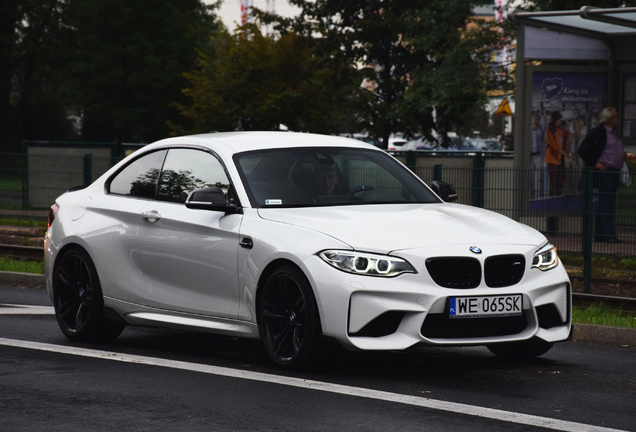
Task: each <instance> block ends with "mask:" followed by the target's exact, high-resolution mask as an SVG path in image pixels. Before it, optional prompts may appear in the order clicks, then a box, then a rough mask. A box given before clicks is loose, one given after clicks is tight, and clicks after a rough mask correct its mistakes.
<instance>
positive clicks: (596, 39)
mask: <svg viewBox="0 0 636 432" xmlns="http://www.w3.org/2000/svg"><path fill="white" fill-rule="evenodd" d="M512 18H513V19H514V20H515V21H516V22H518V23H519V31H518V38H517V48H516V56H517V58H516V83H515V85H516V90H515V91H516V113H515V132H514V134H515V167H516V168H526V167H529V166H530V161H531V150H532V149H531V136H532V132H531V128H532V123H533V117H534V116H535V115H537V114H539V115H544V114H547V115H549V113H550V112H552V111H554V110H559V111H561V113H562V114H563V117H564V120H565V121H567V122H568V124H569V125H570V129H572V123H573V122H575V121H576V122H580V123H581V126H582V129H583V132H585V131H587V130H589V129H591V128H592V127H594V126H596V124H597V123H598V121H599V115H600V111H601V110H602V109H603V108H605V107H607V106H612V107H615V108H616V109H617V110H618V112H619V115H620V116H621V128H620V131H619V136H620V137H621V139H622V141H623V144H624V145H625V147H626V150H627V151H628V152H631V153H636V8H615V9H604V8H595V7H592V6H584V7H582V8H581V9H580V10H578V11H553V12H521V11H518V10H517V11H514V12H513V13H512Z"/></svg>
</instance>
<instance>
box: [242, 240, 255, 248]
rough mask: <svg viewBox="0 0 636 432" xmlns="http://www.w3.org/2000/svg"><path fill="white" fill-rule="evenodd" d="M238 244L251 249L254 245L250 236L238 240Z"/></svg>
mask: <svg viewBox="0 0 636 432" xmlns="http://www.w3.org/2000/svg"><path fill="white" fill-rule="evenodd" d="M239 245H240V246H241V247H244V248H245V249H252V248H253V247H254V242H253V241H252V238H251V237H243V238H242V239H241V240H240V241H239Z"/></svg>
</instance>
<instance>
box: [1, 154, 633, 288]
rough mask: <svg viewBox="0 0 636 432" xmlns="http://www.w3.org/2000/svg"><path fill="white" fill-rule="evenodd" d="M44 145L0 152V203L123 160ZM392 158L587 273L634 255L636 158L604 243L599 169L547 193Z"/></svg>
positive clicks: (477, 160)
mask: <svg viewBox="0 0 636 432" xmlns="http://www.w3.org/2000/svg"><path fill="white" fill-rule="evenodd" d="M47 148H48V151H46V152H43V151H42V150H41V149H40V148H37V149H36V150H35V151H27V152H25V153H21V154H9V153H0V208H2V207H4V208H7V207H10V206H14V207H20V206H21V207H28V208H42V209H48V207H49V206H50V204H51V203H53V202H54V200H55V198H56V197H57V196H58V195H60V194H61V193H63V192H64V191H65V190H67V189H68V188H70V187H74V186H78V185H85V184H88V183H90V182H92V181H93V180H95V179H96V178H97V177H98V176H100V175H101V174H102V173H103V172H105V171H106V170H107V169H108V168H110V167H111V166H112V165H113V164H115V163H116V162H118V161H119V160H120V159H121V157H122V156H113V155H111V153H110V152H107V153H106V154H107V155H108V156H106V157H104V153H103V152H102V153H99V152H97V151H95V150H94V148H91V147H86V148H84V149H82V150H78V147H77V146H76V147H75V148H74V149H73V151H67V150H60V149H59V148H55V147H50V146H49V147H47ZM51 149H53V150H51ZM87 149H88V150H87ZM394 156H395V157H397V158H398V159H400V160H401V161H402V162H404V163H405V164H406V165H407V166H408V167H409V168H410V169H411V170H413V172H415V174H417V175H418V176H419V177H420V178H422V179H423V180H424V181H426V182H427V183H430V182H431V181H433V180H441V181H445V182H448V183H451V184H453V185H454V186H455V189H456V190H457V192H458V195H459V199H458V201H457V202H458V203H460V204H467V205H472V206H477V207H482V208H485V209H488V210H492V211H495V212H498V213H501V214H504V215H506V216H509V217H511V218H513V219H514V220H516V221H519V222H521V223H524V224H527V225H529V226H532V227H533V228H535V229H537V230H539V231H541V232H542V233H544V234H545V235H546V237H547V238H548V239H549V241H551V242H552V243H553V244H554V245H555V246H556V247H557V248H558V249H559V251H560V252H567V253H572V254H576V255H581V256H583V257H584V259H585V262H586V263H587V265H586V266H585V272H588V273H589V271H590V268H591V257H592V256H609V255H612V256H618V257H625V258H630V259H634V258H635V257H636V172H634V169H633V168H634V166H636V162H632V165H631V166H632V170H631V171H630V172H629V173H628V178H629V180H630V182H631V184H630V185H629V186H626V185H621V186H619V187H618V191H617V193H616V194H615V197H614V196H612V199H615V200H616V212H615V214H611V215H608V216H609V217H611V218H612V219H613V220H614V226H615V230H616V234H617V237H618V239H619V240H620V243H609V242H604V241H603V242H601V241H595V239H594V220H595V218H596V217H597V216H598V214H597V213H598V212H597V208H598V203H599V200H600V199H601V198H602V197H603V195H602V194H600V193H599V192H598V190H596V189H595V188H594V185H595V182H596V181H598V179H599V176H600V175H601V174H598V173H594V172H592V171H591V170H585V169H564V170H560V171H559V172H556V173H552V175H556V176H557V177H559V178H561V181H562V183H559V186H560V187H559V188H558V189H555V188H553V189H552V190H551V189H550V181H549V179H550V175H549V174H548V173H547V171H543V172H541V171H539V172H537V171H534V170H531V169H516V168H514V167H513V159H512V155H506V154H497V155H488V154H483V153H478V154H470V155H466V154H464V155H462V154H444V153H440V152H437V153H431V152H403V153H395V154H394ZM586 283H587V284H589V278H587V282H586Z"/></svg>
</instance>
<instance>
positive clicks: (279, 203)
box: [265, 199, 283, 205]
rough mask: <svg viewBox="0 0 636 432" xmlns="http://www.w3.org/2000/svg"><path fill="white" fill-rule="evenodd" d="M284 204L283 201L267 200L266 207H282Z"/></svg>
mask: <svg viewBox="0 0 636 432" xmlns="http://www.w3.org/2000/svg"><path fill="white" fill-rule="evenodd" d="M282 204H283V200H282V199H266V200H265V205H282Z"/></svg>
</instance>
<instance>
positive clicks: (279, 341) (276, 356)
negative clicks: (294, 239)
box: [257, 265, 319, 367]
mask: <svg viewBox="0 0 636 432" xmlns="http://www.w3.org/2000/svg"><path fill="white" fill-rule="evenodd" d="M257 311H258V312H257V313H258V327H259V332H260V336H261V339H262V340H263V344H264V346H265V351H267V354H268V355H269V356H270V358H271V359H272V360H274V362H276V363H277V364H278V365H280V366H286V367H299V366H301V365H303V364H305V363H306V362H307V361H308V359H309V357H310V354H311V352H312V351H313V348H314V346H315V345H316V343H317V338H318V329H319V324H318V322H319V320H318V308H317V306H316V300H315V298H314V294H313V291H312V289H311V286H310V285H309V282H308V281H307V278H306V277H305V275H304V274H303V273H302V272H301V271H300V270H299V269H297V268H296V267H293V266H290V265H287V266H282V267H280V268H278V269H276V270H275V271H274V272H273V273H272V274H271V275H270V276H269V277H268V278H267V281H266V282H265V285H264V286H263V291H262V292H261V294H260V296H259V300H258V305H257Z"/></svg>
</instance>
